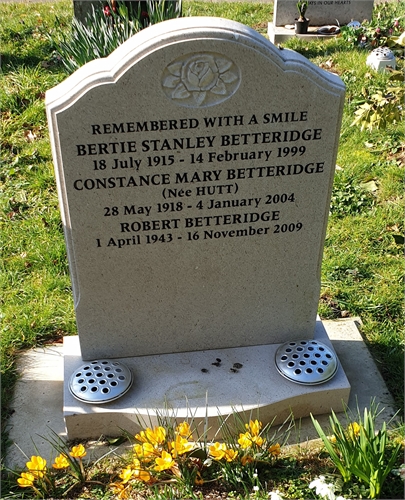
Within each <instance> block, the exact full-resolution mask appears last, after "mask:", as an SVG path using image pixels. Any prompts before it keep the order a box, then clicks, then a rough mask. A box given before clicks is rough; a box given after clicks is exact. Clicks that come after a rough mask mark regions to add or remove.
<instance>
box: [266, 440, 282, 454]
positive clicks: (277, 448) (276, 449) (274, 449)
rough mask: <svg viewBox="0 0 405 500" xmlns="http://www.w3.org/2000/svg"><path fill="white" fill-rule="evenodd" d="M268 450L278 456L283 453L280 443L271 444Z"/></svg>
mask: <svg viewBox="0 0 405 500" xmlns="http://www.w3.org/2000/svg"><path fill="white" fill-rule="evenodd" d="M268 451H269V453H270V455H273V456H274V457H277V456H278V455H280V453H281V447H280V444H279V443H276V444H273V445H272V446H270V448H269V450H268Z"/></svg>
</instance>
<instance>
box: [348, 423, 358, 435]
mask: <svg viewBox="0 0 405 500" xmlns="http://www.w3.org/2000/svg"><path fill="white" fill-rule="evenodd" d="M360 429H361V427H360V425H359V424H358V423H357V422H353V423H351V424H349V425H348V431H349V435H350V437H351V438H352V439H354V438H356V437H357V436H358V435H359V434H360Z"/></svg>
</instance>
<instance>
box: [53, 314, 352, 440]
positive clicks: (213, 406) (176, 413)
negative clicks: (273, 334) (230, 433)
mask: <svg viewBox="0 0 405 500" xmlns="http://www.w3.org/2000/svg"><path fill="white" fill-rule="evenodd" d="M314 338H315V339H316V340H319V341H321V342H323V343H325V344H327V345H328V346H330V347H332V344H331V342H330V340H329V338H328V335H327V333H326V330H325V328H324V325H323V323H322V322H321V321H317V324H316V331H315V335H314ZM278 346H279V345H278V344H273V345H260V346H252V347H239V348H231V349H220V350H210V351H196V352H185V353H176V354H164V355H155V356H142V357H133V358H124V359H122V362H123V363H125V364H126V365H127V366H128V367H129V368H130V369H131V371H132V373H133V377H134V383H133V386H132V388H131V389H130V390H129V391H128V392H127V393H126V394H124V395H123V396H122V397H121V398H119V399H117V400H115V401H112V402H110V403H106V404H99V405H93V404H89V403H83V402H81V401H79V400H77V399H76V398H74V397H73V396H72V395H71V393H70V391H69V380H70V377H71V375H72V373H73V372H74V371H76V370H77V369H78V368H79V367H80V366H81V365H82V364H83V363H84V362H83V360H82V358H81V355H80V346H79V340H78V337H65V339H64V380H65V383H64V408H63V410H64V419H65V423H66V430H67V433H68V438H69V439H79V438H80V439H85V438H98V437H99V436H101V435H103V434H104V435H109V436H114V435H119V434H120V433H121V432H122V431H121V429H125V430H126V431H128V432H130V433H132V434H134V433H136V432H138V431H139V430H140V426H155V425H158V417H159V416H170V417H174V418H176V419H178V420H183V419H186V418H188V419H189V420H190V419H193V424H194V425H196V426H199V427H198V428H199V429H200V433H201V434H202V433H203V432H206V431H207V429H209V432H208V439H211V438H213V437H214V435H215V434H216V433H217V431H218V428H219V419H218V416H219V415H220V416H222V417H223V418H226V417H227V416H228V415H230V414H232V413H235V412H237V413H240V414H245V419H249V418H259V419H260V420H261V421H262V422H263V423H264V424H265V423H268V422H270V421H272V420H273V419H274V418H275V422H274V423H282V422H283V421H284V420H285V419H286V418H287V417H288V416H289V415H290V413H291V412H292V413H293V415H294V417H295V418H301V417H307V416H308V415H309V414H310V413H313V414H314V415H319V414H324V413H329V412H330V410H331V409H333V410H334V411H336V412H340V411H341V410H342V402H344V403H347V402H348V399H349V393H350V384H349V381H348V379H347V377H346V375H345V373H344V371H343V368H342V367H341V366H339V369H338V371H337V373H336V375H335V376H334V377H333V378H332V379H331V380H330V381H329V382H326V383H324V384H320V385H315V386H305V385H300V384H296V383H294V382H290V381H289V380H287V379H285V378H284V377H282V376H281V375H280V374H279V373H278V371H277V369H276V366H275V361H274V358H275V353H276V350H277V348H278ZM217 358H219V359H220V360H221V362H220V366H215V365H214V364H213V363H216V360H217ZM235 363H240V364H241V365H243V366H242V367H241V368H239V370H237V371H236V372H235V371H232V370H231V369H232V368H233V365H234V364H235ZM203 370H204V371H203ZM206 370H207V371H206ZM216 437H217V438H218V435H216Z"/></svg>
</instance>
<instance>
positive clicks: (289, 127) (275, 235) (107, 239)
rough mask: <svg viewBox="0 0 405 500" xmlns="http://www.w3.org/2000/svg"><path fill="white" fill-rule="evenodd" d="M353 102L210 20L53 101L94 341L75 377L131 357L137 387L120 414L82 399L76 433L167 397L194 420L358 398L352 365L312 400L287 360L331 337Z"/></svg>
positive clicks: (81, 322)
mask: <svg viewBox="0 0 405 500" xmlns="http://www.w3.org/2000/svg"><path fill="white" fill-rule="evenodd" d="M343 99H344V85H343V83H342V82H341V80H340V79H339V78H338V77H337V76H336V75H333V74H329V73H327V72H325V71H323V70H321V69H319V68H318V67H316V66H315V65H313V64H312V63H310V62H309V61H308V60H307V59H306V58H304V57H302V56H300V55H299V54H296V53H295V52H293V51H289V50H279V49H277V48H276V47H275V46H274V45H272V44H271V43H269V42H268V41H267V40H266V39H265V38H263V37H262V36H261V35H259V34H258V33H256V32H255V31H253V30H252V29H250V28H248V27H246V26H243V25H241V24H239V23H235V22H232V21H228V20H225V19H217V18H204V17H201V18H183V19H177V20H172V21H167V22H164V23H160V24H158V25H155V26H152V27H150V28H148V29H146V30H144V31H142V32H140V33H139V34H137V35H136V36H134V37H132V38H131V39H130V40H128V41H127V42H126V43H124V44H123V45H122V46H121V47H120V48H118V49H117V50H116V51H115V52H114V53H113V54H111V56H109V57H108V58H107V59H105V60H96V61H93V62H91V63H89V64H87V65H86V66H84V67H83V68H81V69H80V70H78V71H77V72H76V73H75V74H73V75H72V76H70V77H69V78H68V79H67V80H65V81H64V82H62V83H61V84H60V85H58V86H57V87H55V88H53V89H51V90H50V91H48V92H47V95H46V103H47V113H48V120H49V124H50V134H51V142H52V149H53V157H54V163H55V171H56V178H57V184H58V191H59V199H60V207H61V212H62V220H63V225H64V230H65V238H66V245H67V252H68V258H69V265H70V272H71V278H72V286H73V295H74V303H75V312H76V318H77V326H78V333H79V340H80V348H79V346H78V345H77V344H75V345H74V348H73V347H72V340H71V339H69V340H68V347H67V353H66V366H67V367H68V368H67V369H66V376H68V375H69V373H70V374H71V373H72V371H73V370H74V369H75V367H77V365H78V363H80V362H83V360H92V359H95V358H99V359H100V358H126V360H127V362H128V363H129V365H130V366H131V367H132V371H133V373H134V380H135V385H136V387H134V388H133V389H132V390H131V391H129V393H128V394H127V395H125V396H124V397H123V398H122V399H121V400H119V401H117V402H116V406H115V407H111V404H112V403H109V404H108V405H106V406H104V407H103V409H99V408H97V407H96V408H94V407H92V406H91V405H86V404H83V403H80V402H79V403H78V402H77V401H75V400H74V399H73V398H72V397H71V395H70V394H69V391H68V390H67V389H65V414H66V415H67V416H66V421H67V422H68V421H69V422H70V424H68V428H69V426H70V435H71V436H72V437H74V436H76V434H75V433H76V431H77V432H78V433H83V432H86V431H85V429H86V426H85V425H84V423H83V415H87V414H88V413H91V414H92V415H93V417H94V419H97V418H98V419H100V418H101V416H103V418H101V420H98V421H97V422H98V424H97V425H98V427H97V425H95V424H94V422H95V420H94V419H93V420H90V422H92V423H91V425H88V426H87V428H88V432H90V433H91V432H96V431H95V429H98V430H100V432H104V433H106V432H110V433H111V425H113V424H112V423H114V422H115V424H117V418H118V416H120V417H119V418H121V417H122V416H123V415H125V417H123V418H124V420H125V418H127V417H128V414H130V415H131V418H133V414H134V408H138V409H139V408H141V410H139V411H140V412H141V413H142V412H143V414H148V415H151V412H152V409H153V408H156V407H158V406H159V405H161V404H162V402H163V400H166V402H167V404H168V405H169V406H170V407H173V408H176V411H177V414H178V415H179V416H181V411H180V410H179V406H181V403H180V401H181V399H182V398H184V397H186V398H187V399H188V401H191V400H192V401H193V402H194V403H195V408H197V407H198V408H202V409H203V411H204V412H206V406H207V402H206V400H205V398H206V397H207V394H208V397H210V403H209V405H210V408H211V405H212V412H213V415H214V414H216V412H217V411H218V408H219V407H221V406H222V405H223V404H224V403H226V409H227V411H228V412H229V411H232V408H234V407H235V405H236V406H238V405H239V406H238V408H241V407H244V408H247V407H249V408H253V406H257V405H259V406H262V407H266V408H268V410H269V411H271V412H272V411H273V410H274V406H273V407H272V406H271V404H272V403H274V402H277V403H278V404H279V405H281V407H280V408H283V411H285V409H286V408H288V403H287V404H286V401H288V402H290V403H291V401H295V403H296V407H297V409H298V410H297V411H298V414H299V413H304V414H308V413H309V411H313V412H315V413H319V411H328V410H329V409H330V407H331V406H333V405H335V404H336V405H338V406H339V408H340V406H341V400H342V399H343V400H345V399H346V400H347V397H348V392H349V387H350V386H349V384H348V382H347V379H346V377H345V375H344V373H343V372H342V370H341V368H339V370H338V373H337V375H336V376H335V378H334V379H333V380H332V381H329V382H327V383H326V384H323V385H322V387H321V386H317V387H308V388H305V389H303V388H302V387H301V386H299V385H297V384H293V383H292V382H290V381H286V380H284V379H283V380H280V379H281V378H282V377H281V376H280V375H279V374H278V373H277V372H276V370H275V369H274V366H273V365H274V353H275V349H276V348H277V346H278V345H279V344H280V343H284V342H287V341H298V340H300V339H313V338H314V337H316V338H324V337H325V341H326V342H328V340H327V336H326V334H325V332H324V330H323V329H322V325H321V324H320V322H319V321H317V317H316V311H317V304H318V298H319V292H320V266H321V260H322V251H323V243H324V238H325V232H326V225H327V216H328V211H329V203H330V195H331V187H332V182H333V176H334V167H335V160H336V155H337V144H338V140H339V130H340V123H341V117H342V108H343ZM73 342H76V341H73ZM140 356H148V358H145V357H144V358H140ZM218 359H219V360H220V361H218ZM215 360H217V361H216V362H215ZM225 360H226V364H225ZM241 360H243V361H242V362H241ZM212 364H214V365H218V366H217V368H219V367H220V365H221V366H222V368H221V369H226V373H223V374H222V376H221V377H218V376H217V377H215V376H214V373H213V372H212V366H210V365H212ZM235 364H236V366H237V367H238V366H239V365H242V366H243V367H244V368H243V370H240V372H241V373H240V374H239V375H240V376H241V377H240V378H239V379H238V380H235V379H233V378H232V377H233V376H235V375H236V373H237V372H239V369H235V368H234V365H235ZM228 365H229V366H228ZM140 366H142V370H141V372H140V371H139V367H140ZM225 366H226V368H225ZM249 366H250V369H249ZM269 366H270V368H269ZM207 367H208V368H207ZM232 370H234V371H232ZM146 374H147V375H146ZM218 374H219V372H217V375H218ZM260 374H262V375H263V376H261V375H260ZM162 377H164V380H165V384H164V385H163V386H162V383H161V381H162ZM227 379H229V380H227ZM243 380H244V382H242V381H243ZM241 383H242V385H241ZM243 384H245V385H246V391H244V390H242V392H241V387H242V386H243ZM257 384H259V385H257ZM260 384H261V385H260ZM269 384H270V385H272V386H277V389H276V390H272V391H269V390H268V389H267V388H268V387H269ZM249 385H250V386H252V385H253V386H255V387H256V389H255V390H254V391H253V393H251V394H250V395H249V397H248V395H247V392H249V389H248V386H249ZM259 386H260V387H259ZM224 388H225V389H224ZM224 391H225V392H224ZM320 395H322V397H323V398H324V399H323V403H322V405H319V396H320ZM225 400H226V401H225ZM183 405H184V401H183ZM280 408H279V409H280ZM321 408H323V410H322V409H321ZM183 410H184V411H185V412H186V413H187V411H188V410H189V408H188V409H184V408H183ZM195 411H196V412H197V410H195ZM281 413H283V412H281ZM195 414H196V413H195ZM106 415H107V417H108V418H106ZM111 415H113V417H111ZM261 415H263V409H262V413H261ZM273 415H274V414H273ZM211 416H212V415H211ZM297 416H299V415H297ZM128 418H129V417H128ZM131 418H130V420H131ZM107 420H108V422H110V423H111V425H110V424H106V423H105V422H106V421H107ZM87 422H89V420H87ZM120 422H121V424H122V421H121V420H120ZM106 425H107V428H106ZM122 425H123V424H122ZM122 425H121V426H122ZM103 426H104V427H103ZM77 437H80V436H79V435H77Z"/></svg>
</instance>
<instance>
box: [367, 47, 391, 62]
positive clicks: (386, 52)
mask: <svg viewBox="0 0 405 500" xmlns="http://www.w3.org/2000/svg"><path fill="white" fill-rule="evenodd" d="M369 57H372V58H374V59H378V60H381V61H385V60H388V61H391V60H393V59H395V56H394V53H393V52H392V50H391V49H389V48H388V47H378V48H376V49H374V50H373V51H371V53H370V55H369Z"/></svg>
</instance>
